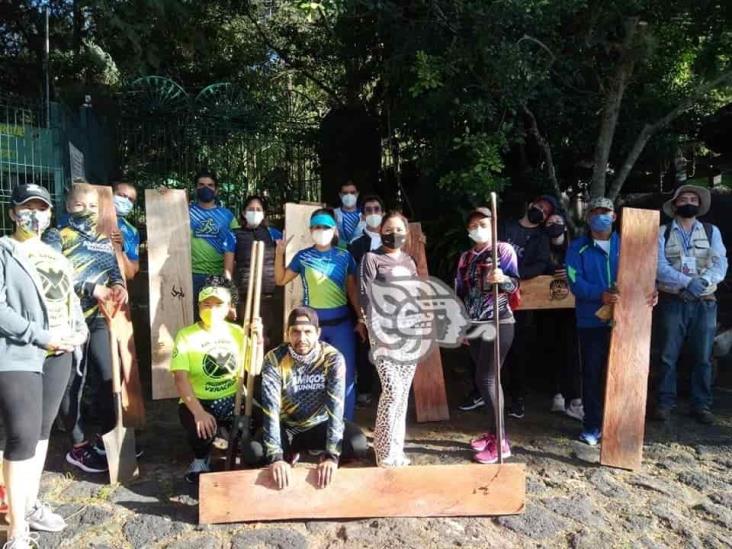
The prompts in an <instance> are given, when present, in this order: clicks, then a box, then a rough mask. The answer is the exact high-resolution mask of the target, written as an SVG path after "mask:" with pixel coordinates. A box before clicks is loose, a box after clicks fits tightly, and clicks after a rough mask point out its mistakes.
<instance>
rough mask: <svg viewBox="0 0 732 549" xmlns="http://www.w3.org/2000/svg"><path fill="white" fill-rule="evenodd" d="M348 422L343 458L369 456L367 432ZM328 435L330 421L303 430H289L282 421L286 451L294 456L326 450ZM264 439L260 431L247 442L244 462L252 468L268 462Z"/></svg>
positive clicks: (282, 433)
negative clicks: (295, 431)
mask: <svg viewBox="0 0 732 549" xmlns="http://www.w3.org/2000/svg"><path fill="white" fill-rule="evenodd" d="M344 423H345V426H344V429H343V443H342V445H341V457H340V459H341V461H343V460H346V461H348V460H352V459H360V460H363V459H365V458H366V456H367V455H368V451H369V441H368V440H367V439H366V435H364V434H363V431H362V430H361V428H360V427H359V426H358V425H356V424H355V423H352V422H350V421H348V420H344ZM327 434H328V422H327V421H324V422H322V423H318V424H317V425H316V426H315V427H311V428H310V429H308V430H307V431H303V432H302V433H291V432H288V430H287V426H286V425H285V424H284V423H282V424H280V437H281V440H280V443H281V445H282V451H283V453H284V454H285V456H292V454H295V453H297V452H303V451H305V450H324V449H325V439H326V436H327ZM263 438H264V434H263V433H262V432H260V433H259V435H258V436H257V437H256V438H254V439H252V440H250V441H248V442H247V443H245V444H244V448H243V454H244V462H245V463H246V464H247V465H249V466H250V467H260V466H262V465H265V464H266V463H267V460H266V459H265V455H264V444H263V442H262V440H263Z"/></svg>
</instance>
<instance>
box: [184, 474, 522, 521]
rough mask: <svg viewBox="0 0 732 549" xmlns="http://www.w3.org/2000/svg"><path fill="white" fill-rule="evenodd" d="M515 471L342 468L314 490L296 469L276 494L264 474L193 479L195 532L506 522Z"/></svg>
mask: <svg viewBox="0 0 732 549" xmlns="http://www.w3.org/2000/svg"><path fill="white" fill-rule="evenodd" d="M525 499H526V471H525V468H524V465H523V464H502V465H474V464H470V465H468V464H462V465H424V466H412V467H398V468H391V469H390V468H380V467H354V468H342V469H339V470H338V472H337V473H336V475H335V477H334V479H333V481H332V483H331V485H330V486H328V487H327V488H323V489H319V488H317V473H316V470H315V469H314V468H310V467H307V468H306V467H296V468H295V469H293V471H292V474H291V476H290V485H289V486H288V487H287V488H285V489H284V490H278V489H277V488H276V487H275V485H274V483H273V482H272V474H271V472H270V471H269V470H268V469H259V470H250V471H230V472H226V473H209V474H205V475H201V478H200V480H199V507H198V512H199V522H200V523H202V524H210V523H222V522H243V521H265V520H292V519H336V518H337V519H346V518H366V517H458V516H489V515H513V514H517V513H521V512H523V510H524V505H525Z"/></svg>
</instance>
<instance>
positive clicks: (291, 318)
mask: <svg viewBox="0 0 732 549" xmlns="http://www.w3.org/2000/svg"><path fill="white" fill-rule="evenodd" d="M301 316H304V317H307V319H308V321H309V322H308V324H312V325H313V326H315V327H316V328H319V327H320V322H319V321H318V313H316V312H315V311H314V310H313V309H311V308H310V307H295V308H294V309H292V311H290V314H289V315H288V316H287V327H288V328H290V327H292V326H297V325H298V324H305V323H304V322H303V321H301V320H300V321H298V320H297V319H298V318H300V317H301Z"/></svg>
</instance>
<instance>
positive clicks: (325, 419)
mask: <svg viewBox="0 0 732 549" xmlns="http://www.w3.org/2000/svg"><path fill="white" fill-rule="evenodd" d="M287 335H288V339H289V343H282V344H280V345H279V346H277V347H275V348H274V349H272V350H271V351H270V352H269V353H267V355H266V356H265V357H264V363H263V365H262V401H261V402H262V411H263V413H264V415H263V424H264V429H263V433H262V436H260V437H259V438H258V440H253V441H250V442H249V443H248V444H247V446H246V447H245V449H244V459H245V461H246V462H247V464H249V465H259V464H260V463H261V462H262V461H264V462H265V463H269V464H270V471H271V472H272V477H273V480H274V482H275V484H276V485H277V486H278V488H280V489H282V488H285V487H286V486H287V485H288V484H289V478H290V470H291V467H292V465H293V464H294V463H295V462H296V461H297V460H298V458H299V452H302V451H305V450H310V451H312V452H315V453H318V454H319V455H320V464H319V465H318V485H319V486H320V487H325V486H327V485H328V484H329V483H330V481H331V480H332V478H333V475H335V472H336V470H337V469H338V462H339V460H340V459H351V458H358V459H362V458H364V457H365V456H366V453H367V451H368V441H367V440H366V437H365V435H364V434H363V432H362V431H361V429H360V428H359V427H358V425H356V424H355V423H351V422H350V421H348V420H345V421H344V419H343V409H344V400H345V395H346V363H345V360H344V358H343V355H342V354H341V353H340V352H339V351H338V349H336V348H335V347H332V346H331V345H329V344H327V343H325V342H324V341H319V339H320V326H319V321H318V315H317V313H316V312H315V311H314V310H313V309H311V308H309V307H296V308H295V309H293V310H292V312H291V313H290V315H289V317H288V319H287ZM262 455H264V459H262Z"/></svg>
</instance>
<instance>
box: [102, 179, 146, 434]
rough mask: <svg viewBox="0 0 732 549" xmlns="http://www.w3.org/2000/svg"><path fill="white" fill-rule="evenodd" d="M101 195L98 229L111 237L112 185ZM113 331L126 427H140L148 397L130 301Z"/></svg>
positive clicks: (114, 219)
mask: <svg viewBox="0 0 732 549" xmlns="http://www.w3.org/2000/svg"><path fill="white" fill-rule="evenodd" d="M94 188H96V190H97V194H98V195H99V222H98V227H99V229H98V230H99V231H100V232H101V233H102V234H106V235H107V236H109V235H110V234H111V233H112V231H113V230H116V229H117V214H116V213H115V210H114V199H113V195H112V187H109V186H107V185H94ZM122 253H123V252H121V251H118V252H117V263H118V264H119V269H120V271H121V272H122V274H123V276H124V269H123V267H122V257H121V254H122ZM111 328H112V333H113V334H114V337H115V339H116V340H117V347H118V349H119V359H120V365H121V366H122V412H123V414H122V416H123V421H124V426H125V427H129V428H130V429H132V428H134V429H140V428H142V427H143V426H144V425H145V399H144V397H143V395H142V385H141V383H140V371H139V367H138V364H137V351H136V349H135V334H134V331H133V329H132V316H131V314H130V307H129V304H127V303H125V304H124V305H123V306H122V307H121V308H120V310H119V312H118V313H117V314H116V315H115V316H114V318H113V319H112V326H111Z"/></svg>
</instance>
